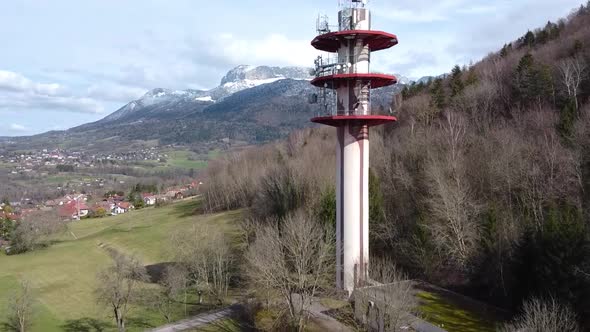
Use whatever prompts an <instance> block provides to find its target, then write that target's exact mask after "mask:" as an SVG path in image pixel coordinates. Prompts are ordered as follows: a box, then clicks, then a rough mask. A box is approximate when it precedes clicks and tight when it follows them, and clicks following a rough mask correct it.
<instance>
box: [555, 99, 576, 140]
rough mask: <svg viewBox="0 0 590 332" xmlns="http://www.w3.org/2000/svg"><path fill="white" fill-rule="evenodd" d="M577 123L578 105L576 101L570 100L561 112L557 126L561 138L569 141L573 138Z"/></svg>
mask: <svg viewBox="0 0 590 332" xmlns="http://www.w3.org/2000/svg"><path fill="white" fill-rule="evenodd" d="M575 122H576V104H575V101H574V100H570V101H569V102H568V103H566V104H565V106H564V107H563V109H562V110H561V112H559V123H558V124H557V131H559V134H560V135H561V137H562V138H563V139H565V140H567V141H569V140H570V139H571V138H572V135H573V132H574V124H575Z"/></svg>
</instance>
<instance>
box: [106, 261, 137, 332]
mask: <svg viewBox="0 0 590 332" xmlns="http://www.w3.org/2000/svg"><path fill="white" fill-rule="evenodd" d="M109 253H110V254H111V257H112V259H113V264H112V265H111V266H110V267H108V268H107V269H105V270H103V271H101V272H99V273H98V276H97V280H98V285H97V288H96V290H95V294H96V297H97V299H98V301H99V302H100V303H103V304H105V305H108V306H109V307H110V308H111V310H112V312H113V315H114V319H115V322H116V323H117V328H118V329H119V331H120V332H124V331H125V329H126V326H125V325H126V323H127V315H128V313H129V310H130V307H131V306H132V305H133V303H134V301H135V300H136V299H137V298H138V297H139V296H140V293H139V289H138V286H139V285H140V283H142V282H146V281H147V280H148V278H147V273H146V270H145V267H144V266H143V264H141V262H140V261H139V260H138V259H137V258H136V257H130V256H126V255H124V254H121V253H118V252H116V251H115V250H109Z"/></svg>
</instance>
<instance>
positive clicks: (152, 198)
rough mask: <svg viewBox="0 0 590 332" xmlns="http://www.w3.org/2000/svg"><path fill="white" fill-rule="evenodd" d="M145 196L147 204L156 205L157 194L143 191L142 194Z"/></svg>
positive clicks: (144, 200) (144, 199) (144, 201)
mask: <svg viewBox="0 0 590 332" xmlns="http://www.w3.org/2000/svg"><path fill="white" fill-rule="evenodd" d="M141 196H142V198H143V203H144V204H145V205H147V206H150V205H156V195H154V194H151V193H143V194H141Z"/></svg>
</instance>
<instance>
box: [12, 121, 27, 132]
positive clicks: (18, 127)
mask: <svg viewBox="0 0 590 332" xmlns="http://www.w3.org/2000/svg"><path fill="white" fill-rule="evenodd" d="M9 128H10V129H11V130H13V131H21V132H22V131H27V130H28V128H27V127H25V126H23V125H19V124H16V123H12V124H10V126H9Z"/></svg>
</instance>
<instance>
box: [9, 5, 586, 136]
mask: <svg viewBox="0 0 590 332" xmlns="http://www.w3.org/2000/svg"><path fill="white" fill-rule="evenodd" d="M583 2H586V1H582V0H371V1H370V2H369V4H370V8H371V9H372V10H373V28H374V29H378V30H385V31H388V32H392V33H395V34H397V35H398V38H399V40H400V44H399V45H398V46H396V47H395V48H393V49H391V50H388V51H384V52H380V53H378V54H375V56H374V58H373V69H374V70H377V71H383V72H391V73H400V74H402V75H404V76H407V77H412V78H419V77H421V76H426V75H438V74H441V73H444V72H448V71H449V70H450V69H451V67H452V66H453V65H454V64H469V62H470V61H477V60H478V59H480V58H481V57H483V56H485V55H486V54H487V53H489V52H491V51H495V50H497V49H499V48H500V47H501V46H502V45H503V44H504V43H505V42H509V41H511V40H514V39H516V38H517V37H519V36H520V35H522V34H524V33H525V32H526V31H527V29H529V28H535V27H539V26H543V25H544V24H545V23H546V22H547V21H548V20H556V19H558V18H560V17H565V16H567V15H568V14H569V13H570V12H571V10H572V9H573V8H577V7H578V6H579V5H580V4H581V3H583ZM336 11H337V0H322V1H318V0H301V1H287V0H248V1H235V0H215V1H211V2H207V1H204V0H199V1H195V0H83V1H80V0H18V1H0V31H1V33H0V45H1V47H0V119H1V120H0V136H20V135H30V134H36V133H41V132H45V131H48V130H57V129H67V128H70V127H72V126H75V125H79V124H82V123H86V122H90V121H95V120H98V119H100V118H102V117H104V116H106V115H108V114H109V113H111V112H113V111H115V110H117V109H118V108H119V107H121V106H123V105H124V104H126V103H127V102H129V101H131V100H133V99H136V98H138V97H140V96H141V95H142V94H143V93H145V92H146V91H147V90H149V89H152V88H156V87H164V88H171V89H187V88H193V89H209V88H213V87H214V86H216V85H217V84H219V81H220V79H221V77H222V76H223V75H224V74H225V73H226V72H227V71H228V70H229V69H231V68H232V67H234V66H236V65H240V64H251V65H278V66H286V65H296V66H310V65H311V64H312V63H313V58H314V57H315V56H317V55H318V53H317V52H316V51H315V50H314V49H313V48H312V47H311V46H310V45H309V42H310V41H311V39H313V37H314V35H315V20H316V17H317V15H318V14H319V13H325V14H328V15H329V17H330V18H331V19H332V21H334V22H336V21H337V20H336V19H337V16H336Z"/></svg>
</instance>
